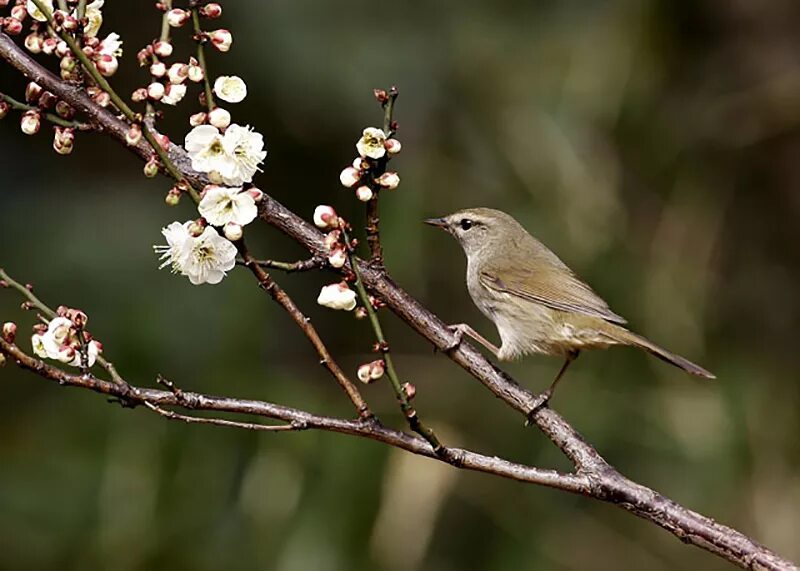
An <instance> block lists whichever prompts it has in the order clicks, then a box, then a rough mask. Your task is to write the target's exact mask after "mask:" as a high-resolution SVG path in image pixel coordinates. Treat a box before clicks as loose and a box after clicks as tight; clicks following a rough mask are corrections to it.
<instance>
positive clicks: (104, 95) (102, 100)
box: [92, 90, 111, 107]
mask: <svg viewBox="0 0 800 571" xmlns="http://www.w3.org/2000/svg"><path fill="white" fill-rule="evenodd" d="M92 99H93V100H94V102H95V103H97V104H98V105H99V106H100V107H108V105H109V103H111V95H109V94H108V92H107V91H102V90H99V91H98V92H97V93H96V94H95V95H94V97H92Z"/></svg>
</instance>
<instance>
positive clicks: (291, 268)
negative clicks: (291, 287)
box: [236, 256, 325, 273]
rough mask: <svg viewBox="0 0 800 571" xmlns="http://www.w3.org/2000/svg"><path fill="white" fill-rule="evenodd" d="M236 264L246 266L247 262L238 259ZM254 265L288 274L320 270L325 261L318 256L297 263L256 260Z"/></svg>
mask: <svg viewBox="0 0 800 571" xmlns="http://www.w3.org/2000/svg"><path fill="white" fill-rule="evenodd" d="M236 263H237V264H239V265H240V266H245V265H246V264H245V261H244V260H241V259H237V260H236ZM254 263H255V264H257V265H258V266H261V267H262V268H265V269H272V270H281V271H283V272H286V273H293V272H307V271H309V270H318V269H320V268H324V267H325V260H324V259H323V258H319V257H316V256H312V257H311V258H308V259H307V260H298V261H296V262H281V261H278V260H254Z"/></svg>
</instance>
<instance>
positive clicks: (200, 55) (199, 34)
mask: <svg viewBox="0 0 800 571" xmlns="http://www.w3.org/2000/svg"><path fill="white" fill-rule="evenodd" d="M190 7H191V12H192V27H193V28H194V39H195V41H196V42H197V64H198V65H199V66H200V68H201V69H202V70H203V93H204V94H205V99H206V108H207V109H208V111H209V112H211V111H213V110H214V107H216V106H217V104H216V102H215V101H214V93H213V92H212V91H211V80H210V79H209V77H208V65H207V64H206V54H205V48H204V47H203V45H204V44H205V42H206V37H205V35H204V34H203V30H202V28H201V27H200V9H199V7H198V4H197V3H196V2H192V3H191V4H190Z"/></svg>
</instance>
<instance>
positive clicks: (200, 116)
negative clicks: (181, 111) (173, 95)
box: [189, 111, 208, 127]
mask: <svg viewBox="0 0 800 571" xmlns="http://www.w3.org/2000/svg"><path fill="white" fill-rule="evenodd" d="M207 118H208V115H206V114H205V113H203V112H202V111H201V112H200V113H195V114H194V115H191V116H190V117H189V125H191V126H192V127H197V126H198V125H203V124H204V123H205V122H206V119H207Z"/></svg>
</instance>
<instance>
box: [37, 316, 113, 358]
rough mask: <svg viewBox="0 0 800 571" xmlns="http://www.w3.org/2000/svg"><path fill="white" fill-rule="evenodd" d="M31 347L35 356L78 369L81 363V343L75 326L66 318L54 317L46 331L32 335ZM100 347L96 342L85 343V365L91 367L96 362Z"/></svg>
mask: <svg viewBox="0 0 800 571" xmlns="http://www.w3.org/2000/svg"><path fill="white" fill-rule="evenodd" d="M31 345H32V346H33V352H34V354H35V355H37V356H39V357H42V358H47V359H55V360H57V361H61V362H62V363H66V364H67V365H72V366H73V367H79V366H81V365H82V364H83V363H82V358H81V343H80V338H79V337H78V330H77V329H76V328H75V324H74V323H72V321H70V320H69V319H67V318H66V317H56V318H54V319H52V320H51V321H50V323H48V325H47V331H46V332H44V333H43V334H41V335H39V334H34V335H33V336H32V337H31ZM101 347H102V346H101V345H100V343H98V342H97V341H94V340H92V341H89V342H87V343H86V358H87V362H86V363H85V365H86V366H87V367H91V366H93V365H94V363H95V361H96V360H97V355H98V354H99V353H100V351H101Z"/></svg>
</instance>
